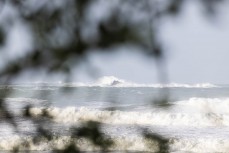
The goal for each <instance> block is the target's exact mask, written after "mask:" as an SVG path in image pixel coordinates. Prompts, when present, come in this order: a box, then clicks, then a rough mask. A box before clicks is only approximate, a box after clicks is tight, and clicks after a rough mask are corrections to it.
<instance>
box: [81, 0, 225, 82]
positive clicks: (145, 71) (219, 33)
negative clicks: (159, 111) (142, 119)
mask: <svg viewBox="0 0 229 153" xmlns="http://www.w3.org/2000/svg"><path fill="white" fill-rule="evenodd" d="M218 16H219V17H218V18H217V19H208V18H206V16H205V15H204V13H203V10H201V8H200V7H199V6H198V5H196V4H194V3H189V4H188V5H186V6H185V8H184V10H183V13H182V15H181V16H179V17H177V18H173V19H170V20H166V22H164V21H162V25H163V26H161V27H160V29H161V37H162V40H163V42H164V45H165V46H166V55H167V67H168V74H169V81H170V82H177V83H204V82H210V83H217V84H219V83H220V84H228V83H229V10H228V9H227V8H226V6H225V7H224V6H222V8H220V12H219V15H218ZM130 52H131V54H129V53H130ZM91 59H92V60H91V61H92V63H93V64H94V66H96V67H98V68H99V69H100V70H101V73H100V76H104V75H113V76H116V77H118V78H122V79H126V80H131V81H135V82H140V83H155V82H158V79H157V71H156V67H155V63H154V61H153V59H152V61H150V60H149V59H147V60H146V59H145V57H144V56H143V55H141V54H140V53H135V52H134V51H133V50H131V49H130V50H129V51H126V50H122V51H120V52H119V53H116V54H112V56H110V55H100V54H99V55H98V54H95V55H93V56H92V57H91ZM78 76H79V77H78V78H80V80H84V79H85V78H86V77H85V76H84V75H82V74H80V75H78Z"/></svg>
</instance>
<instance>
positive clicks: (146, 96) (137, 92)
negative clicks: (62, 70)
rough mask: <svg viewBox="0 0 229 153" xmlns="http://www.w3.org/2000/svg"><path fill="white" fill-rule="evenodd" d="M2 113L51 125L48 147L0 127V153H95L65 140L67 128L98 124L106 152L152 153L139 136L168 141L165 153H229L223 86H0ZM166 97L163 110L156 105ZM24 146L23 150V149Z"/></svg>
mask: <svg viewBox="0 0 229 153" xmlns="http://www.w3.org/2000/svg"><path fill="white" fill-rule="evenodd" d="M165 89H166V90H165ZM0 90H1V93H6V92H7V91H10V94H9V95H8V96H7V97H4V94H1V98H2V99H3V98H4V102H5V103H6V104H7V108H8V109H9V111H10V112H11V113H13V114H14V115H15V116H18V117H20V116H22V115H23V113H22V112H23V110H24V107H25V106H27V105H29V106H30V107H31V108H30V109H29V113H30V114H31V115H32V116H33V117H34V118H39V117H41V116H42V115H43V112H46V114H48V115H49V116H50V118H51V120H52V122H53V126H52V128H51V129H49V130H50V131H52V133H54V134H55V138H54V139H53V140H51V141H46V140H44V141H42V143H39V144H34V143H33V140H32V137H33V135H35V134H36V133H35V132H34V129H35V126H36V125H34V124H33V123H31V122H28V121H26V120H20V119H18V120H16V122H17V124H18V129H19V132H18V133H17V132H15V131H13V127H11V125H9V124H8V123H4V122H1V123H0V150H2V151H7V150H12V149H13V148H14V147H15V146H18V145H20V146H21V148H20V150H21V151H22V152H23V151H25V150H33V151H37V152H51V151H52V149H53V148H56V149H59V150H61V149H63V148H64V147H65V146H66V145H67V144H68V143H69V142H74V144H75V145H76V146H77V147H79V148H80V149H81V150H82V151H91V152H94V151H100V150H101V148H99V147H98V146H95V145H93V144H92V143H91V142H90V141H89V140H87V139H84V138H80V139H75V138H72V137H71V136H70V134H69V133H70V132H71V128H70V127H72V126H76V127H80V126H82V125H83V124H84V123H85V122H86V121H94V122H99V123H101V131H102V132H103V133H104V134H105V135H106V136H107V137H108V139H110V140H113V141H114V144H112V146H110V147H109V148H108V151H114V152H125V151H131V152H139V151H140V152H157V151H158V148H159V144H158V143H157V142H155V141H153V140H149V139H146V138H145V137H144V136H143V131H145V130H147V131H149V132H150V133H156V134H158V135H160V136H161V137H163V138H165V139H167V140H168V145H169V152H194V153H197V152H229V151H228V150H229V86H228V85H215V84H210V83H200V84H178V83H169V84H138V83H133V82H129V81H125V80H122V79H118V78H116V77H114V76H106V77H102V78H100V79H98V80H97V81H96V82H92V83H61V82H59V83H44V82H42V83H40V82H39V83H27V84H15V85H2V86H0ZM164 92H166V96H167V97H166V98H167V99H166V100H167V104H168V106H166V107H161V106H160V105H158V104H159V102H158V100H160V98H163V96H164V95H165V94H164ZM25 142H26V144H27V145H26V146H25V145H23V144H24V143H25Z"/></svg>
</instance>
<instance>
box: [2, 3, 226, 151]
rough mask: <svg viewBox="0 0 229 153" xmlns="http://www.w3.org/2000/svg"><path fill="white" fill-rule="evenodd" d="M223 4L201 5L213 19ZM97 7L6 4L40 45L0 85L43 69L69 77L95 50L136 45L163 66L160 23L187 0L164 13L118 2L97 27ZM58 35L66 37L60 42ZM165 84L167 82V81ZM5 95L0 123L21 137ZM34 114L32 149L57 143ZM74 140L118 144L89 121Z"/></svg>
mask: <svg viewBox="0 0 229 153" xmlns="http://www.w3.org/2000/svg"><path fill="white" fill-rule="evenodd" d="M221 1H222V0H201V2H202V3H203V4H204V5H203V6H205V8H206V10H207V12H208V13H209V14H214V13H215V11H216V10H215V5H216V3H218V2H221ZM97 2H99V0H66V2H65V3H63V5H64V6H63V7H56V6H55V5H54V3H53V1H49V0H46V1H45V4H44V5H43V6H41V7H38V8H36V9H33V7H31V8H30V7H29V6H28V5H27V3H28V0H9V1H7V3H10V4H11V5H13V7H14V9H15V10H17V13H18V15H19V17H20V19H21V20H22V21H23V22H25V23H26V24H27V25H29V27H30V28H31V31H32V33H33V36H34V40H35V42H36V43H35V46H34V47H33V49H32V50H31V51H30V52H29V53H28V54H25V55H24V56H22V57H19V58H16V59H15V60H12V61H9V62H8V64H7V65H6V66H5V67H4V68H2V69H0V83H1V84H3V85H8V84H10V83H11V81H12V80H13V79H14V78H16V77H17V76H18V75H20V74H21V73H23V72H25V71H30V70H40V69H42V70H45V71H46V72H47V73H58V72H61V73H63V74H65V75H66V76H70V74H71V71H72V69H73V68H74V67H75V66H77V65H78V64H79V63H80V62H82V61H85V60H86V57H87V54H88V53H89V52H93V51H95V50H99V51H103V52H111V50H112V49H113V48H115V47H118V46H128V45H132V46H134V47H136V48H139V50H140V51H141V52H143V53H145V54H146V55H147V56H148V55H150V56H152V57H155V59H156V60H157V61H160V62H159V65H160V64H162V62H163V53H164V52H163V43H162V42H160V40H159V39H158V38H157V32H158V31H157V28H158V27H159V26H160V25H158V24H157V22H158V20H159V19H162V18H164V17H168V16H171V15H172V16H174V15H177V14H179V13H180V12H181V9H182V6H183V3H185V0H169V1H168V3H166V5H165V6H164V7H158V6H160V5H162V4H160V3H159V2H157V3H156V1H155V2H154V1H151V0H143V1H140V0H125V1H119V2H118V5H117V6H114V8H113V9H111V10H110V12H109V15H107V17H105V18H104V19H102V20H98V21H97V20H95V19H89V18H88V13H89V10H90V7H94V4H96V3H97ZM4 3H6V1H1V2H0V10H1V11H2V9H3V8H4V5H6V4H4ZM122 6H127V8H126V9H127V10H129V11H130V12H125V11H123V9H124V10H125V8H123V7H122ZM100 7H102V6H100ZM98 9H100V8H98ZM131 11H132V12H134V11H138V13H143V14H145V16H144V18H143V19H139V20H137V21H132V20H131V18H135V17H133V16H132V14H131ZM136 22H137V23H136ZM146 25H148V26H146ZM58 30H60V31H61V32H62V33H64V34H65V35H66V37H64V38H61V35H60V34H58ZM87 30H94V32H91V33H90V34H85V31H87ZM142 31H144V32H142ZM145 33H147V34H145ZM6 37H7V31H4V29H3V28H2V27H1V26H0V47H1V46H3V45H4V43H5V41H6ZM161 61H162V62H161ZM159 69H163V67H159ZM163 71H164V70H160V71H159V72H163ZM161 75H164V74H161ZM159 76H160V75H159ZM161 77H163V76H161ZM162 80H163V81H164V79H162ZM1 94H4V96H3V99H1V100H0V117H1V120H0V121H1V122H8V123H10V124H11V125H12V126H13V127H14V128H15V131H17V124H16V122H15V120H16V118H15V116H14V115H13V114H11V113H10V112H9V111H8V108H7V105H6V103H5V100H4V98H7V96H8V95H9V94H10V90H9V93H1ZM167 96H168V95H165V97H164V98H163V99H162V100H158V102H157V103H156V104H158V105H159V106H163V108H164V107H167V106H168V105H169V104H168V103H167V98H168V97H167ZM31 108H32V106H31V105H28V106H26V107H25V108H24V112H23V116H21V118H23V120H28V121H31V122H33V123H34V124H35V125H37V127H36V134H35V135H34V137H33V143H34V144H37V143H40V142H41V141H44V140H45V141H52V140H53V139H54V138H55V137H56V136H55V135H54V134H53V133H51V132H50V130H49V128H50V129H51V127H52V124H53V122H52V116H51V115H50V114H49V113H48V112H47V111H46V109H44V110H43V112H42V113H41V115H39V116H33V115H32V114H31V113H30V109H31ZM47 127H48V128H47ZM143 136H144V137H145V138H146V139H149V140H152V141H157V142H158V144H159V152H160V153H167V152H168V150H169V146H168V140H167V139H166V138H163V137H161V136H159V135H158V134H156V133H150V132H148V131H145V130H144V132H143ZM71 137H72V138H74V139H81V138H86V139H88V140H90V141H91V142H92V144H94V145H95V146H98V147H100V148H101V149H102V151H104V152H105V151H107V150H108V149H109V147H110V146H112V144H113V141H112V140H111V139H109V138H107V137H106V135H105V134H104V133H103V132H102V130H101V123H98V122H93V121H88V122H87V123H85V124H84V125H83V126H81V127H72V133H71ZM21 145H22V146H18V147H15V148H12V152H14V153H16V152H19V151H20V149H21V148H22V147H23V148H28V142H22V143H21ZM27 152H30V151H27ZM53 152H57V153H76V152H77V153H78V152H80V148H78V147H77V146H76V144H75V143H74V142H73V141H71V142H69V144H68V145H66V146H65V148H64V149H63V150H58V149H56V148H53Z"/></svg>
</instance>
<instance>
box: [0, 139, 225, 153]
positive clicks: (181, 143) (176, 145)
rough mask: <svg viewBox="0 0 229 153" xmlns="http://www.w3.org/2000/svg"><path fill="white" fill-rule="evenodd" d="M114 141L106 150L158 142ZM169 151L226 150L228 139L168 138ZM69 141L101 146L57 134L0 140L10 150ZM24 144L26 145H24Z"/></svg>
mask: <svg viewBox="0 0 229 153" xmlns="http://www.w3.org/2000/svg"><path fill="white" fill-rule="evenodd" d="M110 139H112V141H113V142H114V143H113V144H112V145H111V146H110V147H108V148H107V151H141V152H144V151H149V152H157V151H158V148H159V146H158V143H157V142H156V141H153V140H149V139H145V138H143V137H141V136H139V137H114V138H110ZM168 142H169V143H168V144H169V150H170V152H176V151H180V152H186V151H187V152H227V151H228V147H229V140H227V139H220V138H216V139H212V138H169V139H168ZM69 143H74V145H75V146H77V147H78V148H79V149H80V150H81V151H101V148H100V147H98V146H95V145H92V144H91V142H90V141H89V140H87V139H83V138H78V139H76V138H72V137H70V136H59V137H56V138H53V140H51V141H47V140H45V139H44V140H42V141H41V142H40V143H34V142H33V140H32V137H28V136H27V137H20V136H11V137H6V138H2V139H1V140H0V149H1V150H12V148H16V147H18V146H19V150H22V151H23V150H33V151H45V150H46V151H47V150H50V151H51V150H54V149H55V150H63V148H64V147H66V146H67V145H68V144H69ZM25 144H26V145H25Z"/></svg>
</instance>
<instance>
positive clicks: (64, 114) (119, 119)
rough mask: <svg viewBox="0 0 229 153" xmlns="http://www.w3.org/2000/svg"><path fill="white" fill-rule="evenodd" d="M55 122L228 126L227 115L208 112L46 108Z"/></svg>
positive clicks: (38, 111) (36, 111)
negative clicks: (90, 121)
mask: <svg viewBox="0 0 229 153" xmlns="http://www.w3.org/2000/svg"><path fill="white" fill-rule="evenodd" d="M43 109H44V108H32V109H31V110H30V112H31V114H32V115H34V116H40V115H41V114H42V111H43ZM46 110H47V111H48V113H49V114H50V115H51V116H52V117H53V120H54V121H55V122H60V123H62V122H63V123H73V124H74V123H79V122H81V121H88V120H92V121H98V122H102V123H107V124H137V125H165V126H192V127H193V126H194V127H200V126H229V115H226V114H216V113H213V112H208V113H195V114H192V113H179V112H165V111H157V112H156V111H155V112H151V111H148V112H147V111H145V112H136V111H132V112H125V111H117V110H116V111H108V110H97V109H89V108H85V107H80V108H75V107H67V108H64V109H61V108H56V107H53V108H47V109H46Z"/></svg>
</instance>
